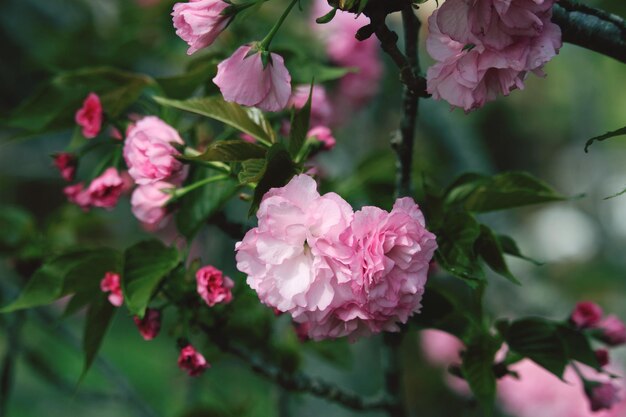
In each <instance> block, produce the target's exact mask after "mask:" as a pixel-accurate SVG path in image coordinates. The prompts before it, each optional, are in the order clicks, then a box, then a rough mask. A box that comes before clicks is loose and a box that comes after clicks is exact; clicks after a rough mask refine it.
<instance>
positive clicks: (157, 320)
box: [133, 308, 161, 340]
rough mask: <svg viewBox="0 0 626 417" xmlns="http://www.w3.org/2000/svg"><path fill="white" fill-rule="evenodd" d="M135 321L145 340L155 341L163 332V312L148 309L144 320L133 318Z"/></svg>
mask: <svg viewBox="0 0 626 417" xmlns="http://www.w3.org/2000/svg"><path fill="white" fill-rule="evenodd" d="M133 321H134V322H135V324H136V325H137V328H138V329H139V333H140V334H141V337H143V338H144V340H152V339H154V338H155V337H157V336H158V334H159V331H160V330H161V312H160V311H159V310H155V309H153V308H149V309H147V310H146V314H145V315H144V316H143V318H142V319H140V318H139V317H137V316H135V317H133Z"/></svg>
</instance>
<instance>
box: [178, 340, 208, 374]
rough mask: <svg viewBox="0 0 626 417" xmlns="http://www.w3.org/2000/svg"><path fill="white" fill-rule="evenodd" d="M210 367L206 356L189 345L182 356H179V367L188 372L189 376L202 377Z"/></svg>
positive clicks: (183, 349) (181, 353) (182, 351)
mask: <svg viewBox="0 0 626 417" xmlns="http://www.w3.org/2000/svg"><path fill="white" fill-rule="evenodd" d="M210 366H211V365H209V363H208V362H207V361H206V359H205V358H204V356H202V354H201V353H200V352H198V351H197V350H196V349H195V348H194V347H193V346H191V345H187V346H185V347H184V348H182V349H181V351H180V356H178V367H179V368H180V369H182V370H183V371H185V372H187V374H188V375H189V376H198V375H201V374H202V373H203V372H204V371H205V370H206V369H207V368H209V367H210Z"/></svg>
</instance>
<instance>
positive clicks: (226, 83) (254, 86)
mask: <svg viewBox="0 0 626 417" xmlns="http://www.w3.org/2000/svg"><path fill="white" fill-rule="evenodd" d="M251 50H252V47H251V46H250V45H243V46H241V47H239V49H237V50H236V51H235V53H234V54H233V55H232V56H231V57H230V58H228V59H226V60H225V61H222V62H221V63H220V64H219V65H218V66H217V75H216V76H215V78H213V82H214V83H215V84H216V85H217V86H218V87H219V88H220V91H221V92H222V95H223V96H224V100H226V101H233V102H235V103H238V104H241V105H244V106H254V107H258V108H259V109H261V110H265V111H279V110H282V109H284V108H285V107H286V106H287V103H288V102H289V97H290V96H291V75H289V71H287V68H286V67H285V62H284V60H283V58H282V57H281V56H280V55H278V54H275V53H271V54H269V57H268V63H267V66H266V67H265V68H264V67H263V62H262V60H261V52H258V51H257V52H252V54H251V55H249V54H250V52H251Z"/></svg>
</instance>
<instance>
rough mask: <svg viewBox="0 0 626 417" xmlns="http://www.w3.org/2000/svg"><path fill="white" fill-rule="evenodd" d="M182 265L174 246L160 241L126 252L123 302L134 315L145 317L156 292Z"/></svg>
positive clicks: (153, 241) (141, 243)
mask: <svg viewBox="0 0 626 417" xmlns="http://www.w3.org/2000/svg"><path fill="white" fill-rule="evenodd" d="M179 262H180V254H179V252H178V250H177V249H176V248H175V247H167V246H165V245H164V244H163V243H161V242H160V241H158V240H146V241H143V242H139V243H137V244H135V245H133V246H131V247H130V248H128V249H127V250H126V252H125V253H124V276H123V279H122V287H123V290H124V301H125V302H126V305H127V306H128V310H130V313H131V314H133V315H137V316H139V317H143V315H144V313H145V311H146V307H147V306H148V303H149V302H150V298H151V297H152V294H153V292H154V290H155V289H156V288H157V286H158V285H159V283H160V282H161V280H162V279H163V278H165V277H166V275H167V274H169V272H170V271H171V270H172V269H174V268H175V267H176V266H177V265H178V263H179Z"/></svg>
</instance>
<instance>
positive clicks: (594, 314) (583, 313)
mask: <svg viewBox="0 0 626 417" xmlns="http://www.w3.org/2000/svg"><path fill="white" fill-rule="evenodd" d="M602 314H603V312H602V309H601V308H600V306H599V305H597V304H596V303H592V302H591V301H582V302H580V303H577V304H576V307H575V308H574V311H573V312H572V315H571V316H570V321H571V322H572V324H574V325H575V326H576V327H578V328H580V329H585V328H587V327H593V326H595V325H596V324H598V323H599V322H600V320H601V319H602Z"/></svg>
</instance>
